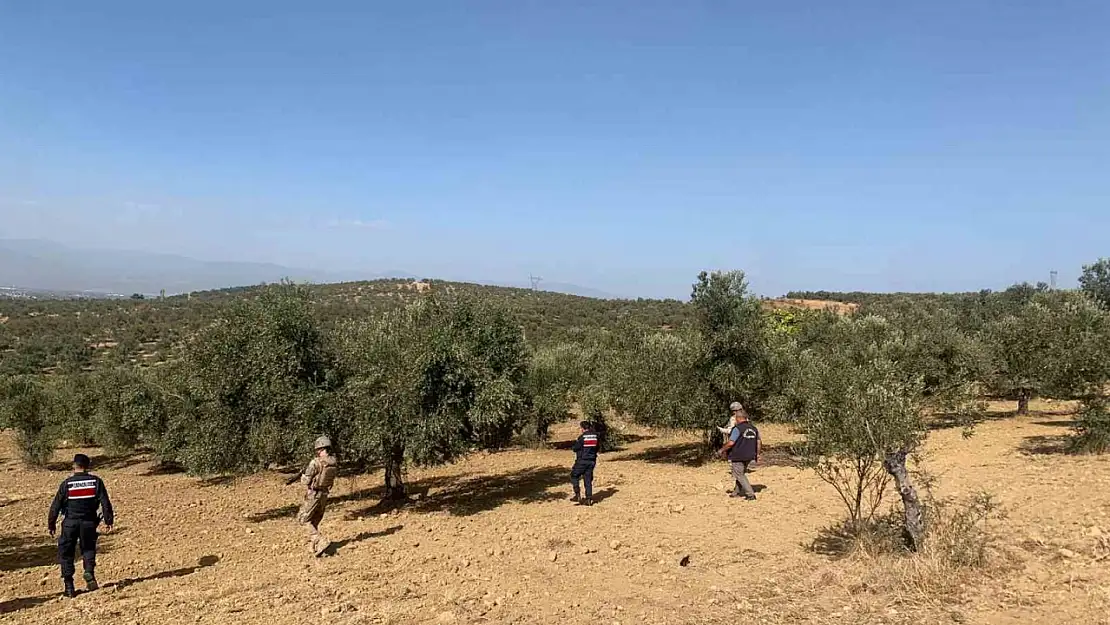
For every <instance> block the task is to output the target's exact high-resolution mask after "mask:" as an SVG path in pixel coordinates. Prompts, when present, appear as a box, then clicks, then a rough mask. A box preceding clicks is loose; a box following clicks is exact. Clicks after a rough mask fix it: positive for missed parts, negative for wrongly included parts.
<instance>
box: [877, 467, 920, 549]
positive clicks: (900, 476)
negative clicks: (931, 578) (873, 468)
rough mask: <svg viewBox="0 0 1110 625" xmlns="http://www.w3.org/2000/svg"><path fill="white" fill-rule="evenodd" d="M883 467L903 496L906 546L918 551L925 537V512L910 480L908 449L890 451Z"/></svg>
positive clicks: (903, 529)
mask: <svg viewBox="0 0 1110 625" xmlns="http://www.w3.org/2000/svg"><path fill="white" fill-rule="evenodd" d="M883 468H885V469H886V471H887V473H889V474H890V475H891V477H893V478H894V484H895V486H897V487H898V493H899V494H900V495H901V496H902V508H903V509H904V510H905V513H906V518H905V523H904V525H903V527H902V537H903V538H904V539H905V541H906V547H907V548H909V550H910V551H918V550H920V549H921V547H922V541H923V539H924V538H925V512H924V509H923V508H922V506H921V500H920V499H919V498H918V496H917V489H916V488H914V486H913V482H911V481H910V474H909V471H907V470H906V450H904V449H901V450H898V451H896V452H892V453H888V454H887V455H886V459H885V460H883Z"/></svg>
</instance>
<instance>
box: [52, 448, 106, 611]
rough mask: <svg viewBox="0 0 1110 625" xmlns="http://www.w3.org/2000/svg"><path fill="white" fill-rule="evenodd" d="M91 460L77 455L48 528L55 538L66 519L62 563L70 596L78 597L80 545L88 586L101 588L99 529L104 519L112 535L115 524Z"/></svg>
mask: <svg viewBox="0 0 1110 625" xmlns="http://www.w3.org/2000/svg"><path fill="white" fill-rule="evenodd" d="M90 464H91V463H90V461H89V457H88V456H86V455H84V454H77V455H76V456H74V458H73V475H71V476H69V477H67V478H66V479H64V480H62V483H61V484H60V485H59V486H58V492H57V494H56V495H54V501H53V502H52V503H51V504H50V516H49V517H48V519H47V529H49V530H50V535H51V536H54V534H55V532H56V531H57V524H58V517H59V516H62V517H63V519H62V533H61V536H59V538H58V561H59V563H60V564H61V568H62V581H63V583H64V584H65V594H66V596H67V597H73V596H74V595H76V590H74V588H73V574H74V573H75V572H76V565H75V563H74V560H75V559H76V557H75V552H76V549H77V545H78V544H80V545H81V559H82V562H83V564H84V570H85V575H84V577H85V583H86V584H87V586H88V589H89V590H96V589H97V588H98V585H97V582H96V575H95V569H96V541H97V538H98V536H99V535H98V533H97V526H98V525H99V524H100V521H101V516H103V520H104V525H105V527H106V528H107V530H108V532H111V531H112V525H113V524H114V523H115V511H114V510H113V509H112V501H111V500H110V499H109V498H108V489H107V487H106V486H105V485H104V480H102V479H100V478H99V477H97V476H95V475H93V474H91V473H89V465H90Z"/></svg>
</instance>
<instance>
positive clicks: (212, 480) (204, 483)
mask: <svg viewBox="0 0 1110 625" xmlns="http://www.w3.org/2000/svg"><path fill="white" fill-rule="evenodd" d="M237 479H239V476H237V475H215V476H212V477H206V478H203V479H201V480H199V482H198V483H199V484H200V486H201V488H209V487H212V486H231V485H232V484H234V483H235V480H237Z"/></svg>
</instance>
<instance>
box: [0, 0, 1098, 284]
mask: <svg viewBox="0 0 1110 625" xmlns="http://www.w3.org/2000/svg"><path fill="white" fill-rule="evenodd" d="M895 4H898V5H902V6H899V7H895V6H894V5H895ZM1107 32H1110V3H1107V2H1104V1H1100V0H1091V1H1088V2H1080V1H1073V0H1061V1H1057V2H1033V1H1016V2H1015V1H1009V2H1001V1H971V2H968V1H965V2H947V1H941V2H928V3H890V2H879V1H868V2H863V1H851V0H843V1H839V2H797V3H767V2H726V1H722V0H715V1H711V2H696V1H687V2H674V1H655V0H646V1H645V0H639V1H635V2H631V1H630V2H607V3H597V2H570V1H561V2H539V1H521V0H511V1H510V0H506V1H504V2H406V3H401V2H397V3H391V4H387V3H373V2H354V1H350V2H340V1H333V2H319V3H307V2H288V1H285V0H266V1H265V2H255V1H253V0H252V1H243V0H240V1H237V2H212V1H193V2H177V3H163V2H114V1H110V0H102V1H99V2H16V1H6V0H0V215H2V219H0V237H9V238H10V237H20V238H24V237H35V238H49V239H53V240H57V241H61V242H65V243H70V244H83V245H89V246H100V247H114V248H126V249H141V250H151V251H165V252H172V253H179V254H185V255H190V256H194V257H198V258H205V259H219V260H257V261H269V262H278V263H283V264H287V265H293V266H301V267H314V268H325V269H365V270H368V271H385V270H398V269H400V270H408V271H411V272H414V273H418V274H424V275H433V276H438V277H444V278H454V279H466V278H470V279H481V280H523V281H526V280H527V276H528V274H529V273H534V274H539V275H543V276H544V277H545V278H547V279H548V280H551V281H562V282H573V283H578V284H582V285H586V286H591V287H595V288H598V289H603V290H607V291H610V292H615V293H619V294H622V295H643V296H672V297H679V298H685V297H687V296H688V295H689V285H690V283H691V282H692V281H693V280H694V278H695V276H696V274H697V272H698V271H699V270H701V269H743V270H745V271H746V272H747V273H748V275H749V277H750V279H751V282H752V284H753V287H754V288H755V290H756V291H757V292H761V293H764V294H768V295H778V294H781V293H783V292H785V291H787V290H790V289H820V288H826V289H861V290H964V289H978V288H983V287H986V288H1000V287H1005V286H1006V285H1008V284H1010V283H1012V282H1015V281H1020V280H1030V281H1037V280H1047V279H1048V275H1049V271H1050V270H1052V269H1056V270H1059V272H1060V279H1061V284H1063V285H1068V284H1074V280H1075V277H1076V276H1077V275H1078V272H1079V268H1080V266H1081V265H1082V264H1083V263H1085V262H1089V261H1092V260H1094V259H1096V258H1098V257H1099V256H1110V175H1108V174H1110V37H1107V35H1106V33H1107Z"/></svg>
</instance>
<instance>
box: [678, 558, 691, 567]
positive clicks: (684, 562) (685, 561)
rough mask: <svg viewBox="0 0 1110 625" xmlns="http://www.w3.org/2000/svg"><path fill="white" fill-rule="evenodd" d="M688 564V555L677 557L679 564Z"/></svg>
mask: <svg viewBox="0 0 1110 625" xmlns="http://www.w3.org/2000/svg"><path fill="white" fill-rule="evenodd" d="M689 564H690V556H689V555H684V556H682V557H681V558H679V560H678V565H679V566H687V565H689Z"/></svg>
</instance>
